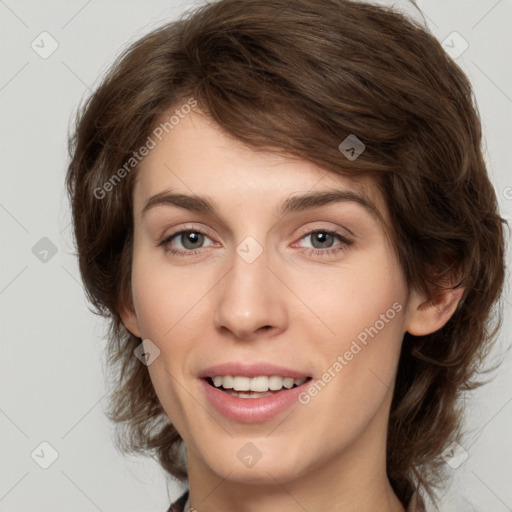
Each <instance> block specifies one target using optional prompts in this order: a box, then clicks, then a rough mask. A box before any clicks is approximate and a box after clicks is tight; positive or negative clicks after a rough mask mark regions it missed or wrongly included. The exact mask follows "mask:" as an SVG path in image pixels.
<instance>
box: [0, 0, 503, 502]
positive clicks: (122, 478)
mask: <svg viewBox="0 0 512 512" xmlns="http://www.w3.org/2000/svg"><path fill="white" fill-rule="evenodd" d="M199 3H201V2H200V1H199V0H198V1H189V0H165V1H164V0H152V1H151V2H142V1H134V0H129V1H128V0H124V1H120V0H118V1H115V0H106V1H100V0H89V1H87V0H68V1H63V0H62V1H57V0H46V1H45V2H40V1H36V0H0V49H1V55H0V59H1V60H0V73H1V74H0V130H1V132H0V155H1V185H0V223H1V224H0V225H1V241H0V244H1V266H0V308H1V324H0V333H1V345H0V449H1V453H0V511H5V512H7V511H9V512H14V511H24V512H28V511H31V512H50V511H51V512H61V511H62V512H69V511H73V512H94V511H98V510H99V511H101V512H117V511H123V512H132V511H133V512H135V511H137V512H141V511H147V512H164V511H165V510H167V507H168V505H169V501H170V499H175V498H176V497H177V496H178V495H179V494H180V493H181V488H180V487H178V486H177V485H174V484H171V485H170V486H167V484H166V479H165V477H164V474H163V470H161V469H160V467H159V466H158V465H157V464H156V463H155V462H153V461H152V460H151V459H147V458H143V457H133V456H131V457H127V456H123V455H121V454H119V453H118V452H117V451H116V450H115V448H114V446H113V442H112V425H110V424H109V422H108V420H106V418H105V416H104V412H103V407H104V406H105V393H106V386H105V381H104V361H103V351H104V347H105V341H104V338H103V336H104V333H105V325H104V324H103V323H102V321H101V320H100V319H99V318H98V317H95V316H94V315H93V314H92V313H90V311H89V310H88V308H87V304H86V300H85V295H84V291H83V288H82V285H81V282H80V277H79V273H78V269H77V263H76V260H75V258H74V256H73V255H72V253H73V244H72V240H71V229H70V214H69V205H68V202H67V197H66V194H65V191H64V185H63V183H64V176H65V172H66V165H67V161H68V156H67V134H68V130H69V127H70V125H71V122H72V119H73V116H74V113H75V110H76V107H77V106H78V104H79V102H80V101H81V100H82V98H83V97H84V96H86V95H88V94H89V92H90V91H91V90H93V89H94V88H95V87H96V86H97V85H98V83H99V79H100V76H101V75H102V74H103V73H104V72H105V71H106V70H107V69H108V67H109V65H110V64H111V63H112V62H113V59H114V58H115V57H116V56H117V55H118V54H119V52H120V51H121V50H122V49H123V48H125V47H126V45H127V44H128V43H129V42H132V41H134V40H135V39H137V38H139V37H140V36H141V35H143V34H145V33H147V32H148V31H150V30H151V29H153V28H155V27H157V26H159V25H161V24H163V23H164V22H166V21H170V20H172V19H174V18H176V17H177V16H179V15H180V14H181V13H182V12H183V11H184V10H186V9H189V8H191V7H193V6H195V5H199ZM376 3H378V2H376ZM385 3H386V4H390V3H392V2H385ZM418 5H419V6H420V8H421V9H422V11H423V12H424V14H425V16H426V18H427V22H428V26H429V28H430V29H431V30H432V32H433V33H434V34H435V36H436V37H437V38H438V39H439V40H440V41H446V42H447V48H448V47H450V48H451V50H450V51H456V52H457V53H461V52H462V53H461V54H460V55H459V56H457V57H456V61H457V62H458V63H459V65H460V66H461V67H462V68H463V70H464V71H465V72H466V73H467V75H468V76H469V78H470V80H471V82H472V84H473V86H474V91H475V94H476V98H477V101H478V106H479V109H480V113H481V118H482V122H483V127H484V137H485V141H484V144H485V157H486V160H487V163H488V165H489V172H490V173H491V176H492V180H493V182H494V184H495V187H496V191H497V194H498V197H499V200H500V204H501V208H502V215H503V216H504V217H506V218H508V219H510V218H511V217H512V174H511V162H512V158H511V156H512V151H511V147H512V144H511V142H512V124H511V121H510V119H512V72H511V62H512V59H510V54H511V50H512V48H511V36H510V34H511V32H512V1H511V0H472V1H462V0H450V1H447V0H424V1H421V0H420V1H419V2H418ZM454 32H456V33H457V34H453V33H454ZM42 33H46V34H42ZM41 39H43V40H44V44H43V43H41V42H40V41H41ZM56 45H58V46H56ZM466 46H467V48H466ZM54 47H56V49H55V51H53V53H51V55H45V52H48V53H49V52H51V51H52V50H53V49H54ZM508 257H509V259H510V256H508ZM510 313H511V311H510V303H509V302H506V304H505V319H504V320H505V321H504V325H503V328H502V331H501V334H500V339H499V343H498V344H497V346H496V350H495V351H494V353H493V359H492V360H491V361H490V362H491V363H492V362H493V361H497V360H500V361H503V363H502V365H501V367H500V369H499V371H498V372H496V374H495V376H494V380H493V381H492V382H490V383H489V384H487V385H486V386H485V387H483V388H481V389H479V390H478V391H477V392H475V393H473V394H472V395H471V397H469V398H468V399H467V401H466V405H467V409H468V415H467V429H468V432H469V434H468V440H467V441H466V442H465V444H464V446H463V449H464V450H465V452H467V460H465V461H464V462H463V463H462V464H460V466H459V467H457V468H452V467H450V468H449V471H450V473H451V475H452V477H453V479H452V481H451V485H450V486H449V487H448V489H447V491H446V493H445V496H444V498H443V501H442V503H441V507H440V509H441V510H442V511H443V512H444V511H446V512H449V511H457V512H461V511H463V512H466V511H471V510H475V511H482V512H505V511H511V510H512V486H511V485H510V484H511V483H512V442H511V437H510V432H511V427H512V403H511V402H512V385H511V384H512V377H511V373H512V372H511V368H512V364H511V356H510V354H508V353H507V352H506V350H507V348H508V347H509V344H510V343H509V342H510V333H511V329H510V324H511V322H510ZM42 443H43V444H42ZM462 453H463V452H462ZM44 465H47V466H48V467H47V468H46V469H44V468H43V467H42V466H44ZM454 465H455V464H454Z"/></svg>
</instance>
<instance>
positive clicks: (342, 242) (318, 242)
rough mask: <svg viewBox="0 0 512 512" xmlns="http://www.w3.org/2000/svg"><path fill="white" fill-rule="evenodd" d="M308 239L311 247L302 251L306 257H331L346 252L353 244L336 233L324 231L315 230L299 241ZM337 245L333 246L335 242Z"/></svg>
mask: <svg viewBox="0 0 512 512" xmlns="http://www.w3.org/2000/svg"><path fill="white" fill-rule="evenodd" d="M308 238H309V239H310V241H311V245H312V247H306V248H305V250H304V251H303V252H304V253H306V254H307V255H308V256H313V255H314V256H321V257H325V256H333V255H335V254H338V253H340V252H341V251H344V250H346V249H347V248H348V247H350V246H351V245H352V244H353V241H352V240H350V239H349V238H347V237H346V236H345V235H342V234H341V233H338V232H337V231H331V230H326V229H315V230H313V231H308V232H307V233H305V234H303V235H302V237H301V238H300V240H307V239H308ZM336 240H338V242H339V243H337V244H335V245H333V244H334V243H335V241H336Z"/></svg>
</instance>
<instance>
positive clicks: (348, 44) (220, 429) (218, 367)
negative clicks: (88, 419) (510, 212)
mask: <svg viewBox="0 0 512 512" xmlns="http://www.w3.org/2000/svg"><path fill="white" fill-rule="evenodd" d="M480 146H481V126H480V121H479V117H478V111H477V108H476V105H474V103H473V101H472V91H471V87H470V83H469V81H468V79H467V78H466V76H465V75H464V74H463V72H462V71H461V70H460V68H459V67H458V66H457V65H456V64H455V63H454V62H453V60H451V59H450V57H449V56H448V55H447V54H446V53H445V52H444V50H443V49H442V47H441V45H440V44H439V43H438V42H437V40H436V39H435V38H434V37H433V36H432V35H431V34H429V33H427V32H426V31H425V29H424V28H422V27H421V26H420V25H419V24H415V23H414V22H412V21H410V20H408V19H406V18H405V17H403V16H402V15H400V14H399V13H397V12H394V11H392V10H390V9H386V8H384V7H378V6H375V5H370V4H364V3H356V2H352V1H347V0H321V1H320V0H319V1H315V2H312V1H311V0H296V1H294V2H289V1H285V0H268V1H261V0H221V1H219V2H217V3H214V4H211V5H208V6H205V7H202V8H200V9H198V10H196V11H195V12H193V13H190V14H189V15H188V16H187V17H186V18H184V19H183V20H181V21H178V22H175V23H171V24H168V25H165V26H163V27H161V28H160V29H157V30H155V31H154V32H152V33H150V34H148V35H147V36H145V37H143V38H142V39H140V40H139V41H137V42H136V43H135V44H133V45H132V47H130V48H129V49H128V50H127V51H126V52H125V53H124V54H123V55H122V56H121V58H119V60H118V61H117V63H116V64H115V66H113V68H112V69H111V70H110V72H109V73H108V75H107V76H106V78H105V79H104V81H103V83H102V85H101V86H100V87H99V88H98V89H97V91H96V92H95V93H94V94H93V95H92V96H91V98H90V99H89V100H88V102H87V104H86V105H85V106H84V107H83V109H82V110H81V112H80V113H79V116H78V119H77V125H76V130H75V133H74V134H73V138H72V140H71V145H70V150H71V162H70V165H69V169H68V176H67V184H68V190H69V193H70V197H71V200H72V207H73V219H74V227H75V236H76V243H77V252H78V257H79V263H80V270H81V274H82V278H83V281H84V284H85V287H86V290H87V293H88V297H89V299H90V300H91V302H92V304H93V305H94V306H95V307H96V308H97V309H98V311H99V312H101V313H102V314H104V315H105V316H106V317H107V318H109V319H110V322H111V324H110V325H111V331H110V336H109V338H110V345H109V349H110V352H109V355H110V358H109V362H110V364H111V368H112V372H113V376H114V382H115V384H114V385H115V389H114V392H113V394H112V397H111V409H110V417H111V419H112V420H113V421H115V422H117V423H118V424H119V425H120V426H123V425H126V426H127V429H125V431H123V432H122V435H120V437H119V439H118V442H119V445H120V446H121V447H122V448H123V449H125V450H127V451H128V450H135V451H140V452H144V453H151V454H154V455H155V456H156V457H157V458H158V460H159V461H160V463H161V465H162V467H163V468H164V469H165V470H166V471H167V472H168V474H169V475H172V476H174V477H176V478H178V479H179V480H181V481H187V480H188V485H189V489H188V490H187V492H186V493H185V494H184V495H183V496H182V497H181V498H180V499H179V500H178V502H176V503H174V504H172V505H171V507H170V508H169V510H188V509H189V508H192V509H196V510H198V511H200V512H209V511H218V510H223V511H227V510H235V509H236V510H240V509H245V510H254V511H260V510H277V509H279V510H282V511H296V510H297V511H298V510H308V511H314V510H321V509H322V510H323V509H326V508H329V509H330V510H340V511H341V510H343V511H347V510H354V511H358V512H361V511H374V510H379V511H405V510H408V511H421V510H424V502H423V498H422V496H421V495H422V494H427V495H429V496H430V498H431V499H433V500H435V489H436V485H437V484H438V482H439V479H440V478H441V477H442V476H443V474H444V473H443V470H444V468H443V464H444V460H443V458H442V457H441V454H443V450H445V448H446V447H447V446H450V445H451V443H453V441H454V440H456V439H457V435H458V434H459V432H460V414H459V410H458V402H457V399H458V397H459V396H460V393H461V392H462V391H463V390H465V389H467V388H468V387H469V386H471V385H472V382H473V380H474V377H475V370H476V368H477V367H478V363H479V362H480V360H481V358H482V357H483V356H484V355H485V353H486V351H487V350H488V349H489V347H490V344H491V342H492V340H493V338H494V334H495V332H494V331H493V327H495V328H497V326H498V325H499V318H494V317H493V316H492V315H491V311H492V310H493V306H494V305H495V303H496V302H497V301H498V299H499V297H500V294H501V289H502V285H503V279H504V263H503V254H504V249H503V230H502V229H503V228H502V219H501V217H500V216H499V213H498V210H497V202H496V196H495V193H494V190H493V188H492V184H491V183H490V180H489V177H488V174H487V170H486V168H485V163H484V160H483V157H482V153H481V147H480ZM120 433H121V431H120Z"/></svg>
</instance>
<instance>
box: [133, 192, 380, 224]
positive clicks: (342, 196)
mask: <svg viewBox="0 0 512 512" xmlns="http://www.w3.org/2000/svg"><path fill="white" fill-rule="evenodd" d="M344 202H353V203H357V204H359V205H360V206H362V207H363V208H364V209H365V210H366V211H367V212H368V213H370V215H372V216H373V217H376V218H377V219H379V220H382V216H381V213H380V212H379V210H378V209H377V207H376V206H375V205H374V204H373V203H372V202H371V201H370V200H369V199H368V198H367V197H366V196H364V195H362V194H359V193H357V192H354V191H351V190H336V189H333V190H326V191H322V192H310V193H306V194H301V195H294V196H291V197H289V198H288V199H286V201H284V202H283V203H282V204H281V205H280V206H279V207H278V208H277V210H276V214H277V216H279V217H281V216H285V215H287V214H289V213H292V212H302V211H305V210H309V209H312V208H315V207H319V206H324V205H327V204H333V203H344ZM166 205H167V206H177V207H180V208H184V209H186V210H191V211H195V212H198V213H207V214H211V215H216V216H219V215H218V204H217V202H216V201H212V200H211V199H209V198H207V197H199V196H196V195H187V194H179V193H173V192H171V191H170V190H166V191H163V192H160V193H158V194H155V195H154V196H151V197H150V198H149V199H148V200H147V202H146V204H145V205H144V207H143V208H142V212H141V215H142V216H144V215H145V214H146V213H147V212H148V211H149V210H151V209H152V208H155V207H157V206H166Z"/></svg>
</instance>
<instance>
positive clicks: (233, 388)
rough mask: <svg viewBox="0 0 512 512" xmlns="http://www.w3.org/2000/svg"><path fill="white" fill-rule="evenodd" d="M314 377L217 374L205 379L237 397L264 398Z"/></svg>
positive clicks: (211, 384)
mask: <svg viewBox="0 0 512 512" xmlns="http://www.w3.org/2000/svg"><path fill="white" fill-rule="evenodd" d="M311 379H312V377H310V376H308V377H301V378H293V377H281V376H279V375H270V376H266V375H260V376H256V377H245V376H243V375H235V376H232V375H216V376H214V377H205V378H204V380H205V381H206V382H207V383H208V384H209V385H210V386H211V387H213V388H215V389H217V390H219V391H222V392H223V393H225V394H227V395H229V396H232V397H235V398H253V399H254V398H264V397H267V396H273V395H276V394H279V393H284V392H286V391H288V390H291V389H294V388H297V387H299V386H302V385H303V384H305V383H307V382H309V381H310V380H311Z"/></svg>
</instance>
